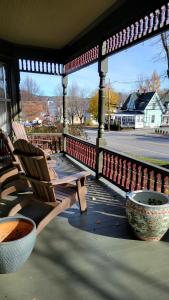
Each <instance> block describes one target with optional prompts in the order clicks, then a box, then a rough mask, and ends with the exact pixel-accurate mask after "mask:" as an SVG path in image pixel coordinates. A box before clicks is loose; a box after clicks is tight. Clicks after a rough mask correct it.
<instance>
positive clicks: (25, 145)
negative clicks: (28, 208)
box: [14, 139, 57, 202]
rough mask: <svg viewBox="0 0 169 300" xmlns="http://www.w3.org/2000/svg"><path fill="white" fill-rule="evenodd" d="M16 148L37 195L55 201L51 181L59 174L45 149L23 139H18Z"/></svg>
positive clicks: (42, 198) (45, 199) (44, 199)
mask: <svg viewBox="0 0 169 300" xmlns="http://www.w3.org/2000/svg"><path fill="white" fill-rule="evenodd" d="M14 148H15V151H14V153H15V154H17V155H18V157H19V159H20V161H21V164H22V167H23V169H24V171H25V174H26V177H27V179H28V180H29V181H30V183H31V186H32V190H33V192H34V195H35V197H36V198H38V199H39V200H42V201H45V202H53V201H55V200H56V197H55V192H54V188H53V187H52V185H51V183H50V181H51V180H52V179H57V175H56V173H55V172H54V170H53V169H52V168H50V167H49V166H48V164H47V160H46V157H45V154H44V151H43V150H42V149H40V148H38V147H36V146H34V145H32V144H31V143H29V142H28V141H26V140H23V139H19V140H17V141H16V142H15V143H14Z"/></svg>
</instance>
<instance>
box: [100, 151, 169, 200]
mask: <svg viewBox="0 0 169 300" xmlns="http://www.w3.org/2000/svg"><path fill="white" fill-rule="evenodd" d="M101 150H102V151H103V168H102V174H101V175H102V176H103V177H104V178H106V179H107V180H108V181H110V182H111V183H113V184H115V185H116V186H118V187H119V188H121V189H123V190H125V191H133V190H140V189H150V190H154V191H158V192H163V193H166V194H168V192H169V171H168V170H167V169H165V168H162V167H158V166H155V165H153V164H147V163H144V162H143V161H139V160H136V159H133V158H132V157H130V156H127V155H124V154H122V153H118V152H114V151H109V150H106V149H103V148H102V149H101Z"/></svg>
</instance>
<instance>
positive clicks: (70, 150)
mask: <svg viewBox="0 0 169 300" xmlns="http://www.w3.org/2000/svg"><path fill="white" fill-rule="evenodd" d="M65 137H66V153H67V154H69V155H70V156H71V157H73V158H75V159H76V160H78V161H79V162H81V163H83V164H84V165H85V166H87V167H89V168H90V169H92V170H94V171H95V170H96V146H95V145H93V144H91V143H88V142H86V141H83V140H80V139H78V138H75V137H74V136H70V135H65Z"/></svg>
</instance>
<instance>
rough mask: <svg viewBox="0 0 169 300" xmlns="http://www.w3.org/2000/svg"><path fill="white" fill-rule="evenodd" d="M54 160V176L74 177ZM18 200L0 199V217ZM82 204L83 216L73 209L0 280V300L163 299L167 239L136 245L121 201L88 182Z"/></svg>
mask: <svg viewBox="0 0 169 300" xmlns="http://www.w3.org/2000/svg"><path fill="white" fill-rule="evenodd" d="M56 160H57V170H58V171H59V174H60V176H62V175H63V174H64V173H65V172H66V173H69V172H70V173H72V171H75V172H77V171H78V167H76V166H75V165H74V164H73V163H72V162H70V161H69V160H68V159H66V158H62V157H61V156H59V157H57V158H56ZM18 197H19V196H18V195H12V196H8V197H6V198H5V199H2V201H1V206H0V213H1V214H0V216H3V215H4V214H5V212H6V210H7V209H8V207H10V206H11V203H12V202H13V201H17V200H18ZM87 200H88V212H87V214H83V215H80V212H79V207H78V205H74V206H73V207H72V208H70V209H68V210H66V211H65V212H64V213H62V214H60V215H59V216H57V217H56V218H55V219H54V220H53V221H52V222H50V224H48V225H47V226H46V228H45V229H44V230H43V231H42V232H41V233H40V235H39V236H38V238H37V241H36V245H35V248H34V251H33V253H32V254H31V256H30V258H29V259H28V261H27V262H26V263H25V264H24V266H23V267H22V268H21V269H20V270H19V271H18V272H16V273H14V274H6V275H0V300H7V299H8V300H21V299H24V300H48V299H49V300H56V299H59V300H67V299H73V300H76V299H77V300H79V299H81V300H83V299H84V300H88V299H89V300H90V299H92V300H96V299H97V300H101V299H104V300H116V299H124V300H128V299H129V300H135V299H137V300H143V299H144V300H145V299H158V300H159V299H160V300H163V299H166V300H167V299H168V295H169V259H168V256H169V244H168V242H169V233H168V234H166V236H165V237H164V238H163V240H162V241H160V242H157V243H156V242H144V241H139V240H138V239H137V238H136V237H135V236H134V234H133V233H132V231H131V229H130V227H129V225H128V222H127V219H126V215H125V199H124V198H122V196H121V195H119V194H117V192H115V191H113V190H112V189H110V188H109V187H107V186H106V185H104V184H103V183H98V182H96V181H95V180H94V178H93V177H92V176H91V177H90V178H89V180H88V194H87Z"/></svg>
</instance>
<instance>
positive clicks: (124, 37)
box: [122, 29, 126, 46]
mask: <svg viewBox="0 0 169 300" xmlns="http://www.w3.org/2000/svg"><path fill="white" fill-rule="evenodd" d="M125 44H126V29H123V43H122V46H125Z"/></svg>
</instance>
